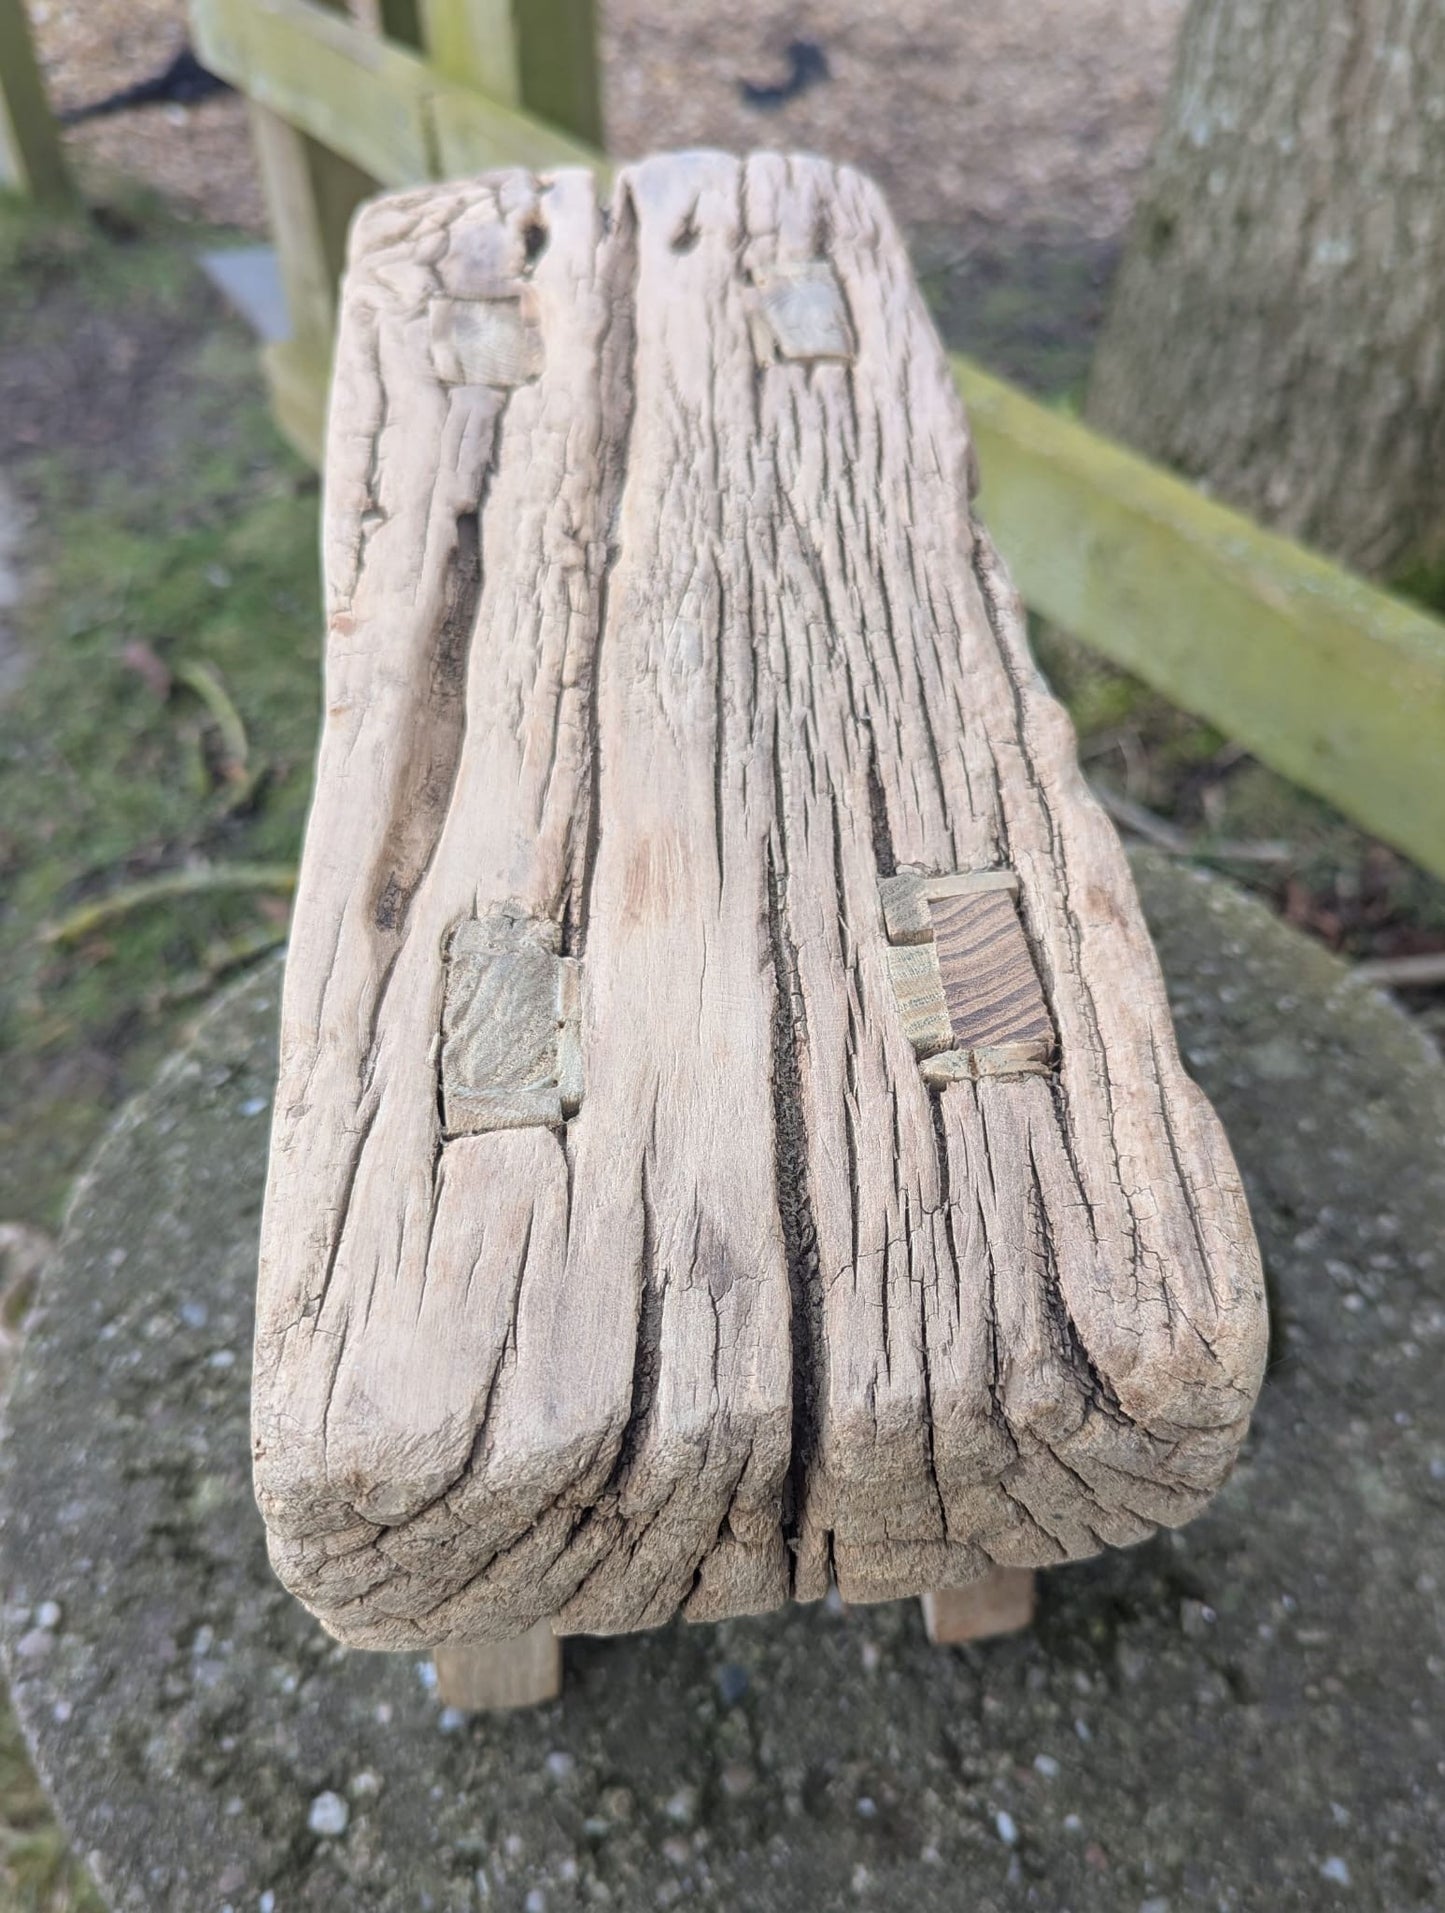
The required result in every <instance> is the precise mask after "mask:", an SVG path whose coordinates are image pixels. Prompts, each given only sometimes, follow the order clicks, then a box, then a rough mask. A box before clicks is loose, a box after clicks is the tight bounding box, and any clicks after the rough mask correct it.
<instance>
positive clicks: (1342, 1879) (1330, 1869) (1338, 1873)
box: [1320, 1853, 1350, 1886]
mask: <svg viewBox="0 0 1445 1913" xmlns="http://www.w3.org/2000/svg"><path fill="white" fill-rule="evenodd" d="M1320 1872H1321V1873H1322V1874H1323V1875H1324V1877H1325V1879H1327V1880H1333V1881H1334V1883H1335V1885H1336V1886H1348V1885H1349V1884H1350V1869H1349V1867H1348V1865H1347V1864H1346V1863H1345V1861H1343V1860H1342V1859H1341V1858H1340V1856H1339V1855H1338V1854H1337V1853H1332V1854H1331V1855H1330V1857H1329V1859H1328V1860H1326V1861H1325V1863H1324V1865H1323V1866H1322V1867H1321V1868H1320Z"/></svg>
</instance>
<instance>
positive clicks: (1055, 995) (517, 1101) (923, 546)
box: [253, 153, 1266, 1648]
mask: <svg viewBox="0 0 1445 1913" xmlns="http://www.w3.org/2000/svg"><path fill="white" fill-rule="evenodd" d="M343 307H344V309H343V317H342V324H341V332H340V339H339V345H338V354H337V365H336V373H335V384H334V389H333V394H332V405H331V418H330V427H329V433H330V436H329V444H328V454H327V480H326V503H325V534H324V536H325V564H326V582H327V610H328V618H329V637H328V648H327V662H326V716H325V720H324V727H323V735H322V740H321V748H320V761H319V768H318V778H317V788H316V797H315V803H314V808H313V811H312V816H311V821H310V825H309V829H308V834H307V841H306V848H305V854H304V857H303V863H302V871H301V879H300V885H299V890H298V896H297V904H296V915H295V923H294V927H293V932H292V939H291V948H290V956H289V960H288V965H287V976H286V988H285V1001H284V1010H283V1018H282V1039H281V1065H280V1068H281V1075H280V1088H279V1092H278V1096H277V1103H276V1111H275V1119H274V1129H273V1135H272V1146H271V1157H270V1172H269V1181H268V1190H267V1198H266V1210H265V1222H264V1228H263V1235H262V1247H261V1260H260V1276H259V1288H258V1320H257V1336H256V1372H255V1384H254V1397H253V1407H254V1424H253V1425H254V1438H255V1480H256V1487H257V1492H258V1497H259V1500H260V1504H261V1507H262V1510H263V1513H264V1515H265V1518H266V1522H267V1527H268V1531H269V1538H270V1547H271V1555H272V1560H273V1563H274V1565H275V1567H276V1569H277V1571H278V1573H279V1574H280V1575H281V1577H282V1579H283V1580H284V1581H285V1582H286V1583H287V1585H288V1586H289V1587H290V1588H291V1589H292V1590H293V1591H294V1592H295V1593H296V1594H297V1595H298V1596H299V1597H300V1598H301V1599H302V1600H303V1601H304V1602H305V1603H306V1604H307V1605H308V1606H309V1607H310V1608H311V1609H312V1610H313V1611H314V1612H315V1613H316V1614H318V1615H319V1616H320V1618H321V1619H322V1620H323V1621H324V1623H325V1624H326V1626H327V1627H328V1628H330V1629H331V1630H332V1631H333V1632H334V1633H335V1634H336V1635H337V1636H338V1637H339V1638H341V1639H342V1640H345V1641H347V1642H350V1643H352V1644H354V1645H357V1646H365V1647H376V1648H417V1647H424V1646H434V1645H443V1646H446V1645H465V1644H468V1643H479V1642H489V1641H500V1640H504V1639H507V1638H510V1637H512V1636H516V1635H519V1634H522V1633H524V1632H526V1631H527V1630H529V1629H531V1628H532V1627H534V1625H536V1624H537V1623H538V1622H540V1621H545V1620H550V1621H551V1622H552V1623H553V1624H554V1626H555V1628H556V1630H557V1631H558V1632H560V1633H568V1632H599V1633H605V1632H613V1631H619V1630H625V1629H632V1628H642V1627H648V1626H651V1625H654V1624H656V1623H659V1622H661V1621H664V1620H666V1619H667V1618H668V1617H670V1616H671V1615H672V1614H674V1613H675V1612H677V1611H679V1610H680V1611H681V1612H682V1613H683V1614H684V1615H686V1616H688V1617H689V1618H692V1619H713V1618H719V1617H722V1616H725V1615H729V1614H736V1613H743V1612H750V1611H759V1610H763V1609H767V1608H770V1607H773V1606H776V1605H778V1604H780V1603H782V1602H784V1601H787V1600H789V1599H797V1600H805V1601H806V1600H813V1599H816V1598H818V1597H819V1596H821V1595H822V1594H823V1593H824V1592H825V1590H826V1588H827V1586H828V1583H829V1581H830V1579H835V1580H836V1582H837V1585H838V1587H839V1589H840V1592H841V1593H842V1595H843V1597H844V1599H845V1600H847V1601H870V1600H880V1599H885V1598H890V1597H894V1596H899V1595H906V1594H907V1595H911V1594H916V1593H919V1592H922V1591H925V1590H930V1589H945V1588H950V1587H956V1586H961V1585H963V1584H966V1583H968V1582H970V1581H973V1580H975V1579H977V1578H979V1577H981V1576H982V1575H984V1574H985V1573H986V1572H989V1571H990V1570H991V1569H992V1568H993V1567H994V1566H1003V1567H1010V1568H1030V1567H1037V1566H1047V1565H1050V1564H1052V1563H1056V1562H1061V1561H1065V1560H1069V1559H1073V1558H1077V1557H1079V1556H1082V1555H1087V1554H1091V1553H1094V1552H1096V1551H1097V1550H1099V1549H1100V1548H1103V1547H1105V1546H1108V1545H1114V1546H1122V1545H1127V1544H1129V1543H1131V1542H1135V1541H1137V1540H1139V1539H1141V1538H1142V1537H1143V1536H1145V1535H1147V1534H1148V1533H1150V1532H1151V1531H1152V1530H1153V1529H1154V1528H1155V1527H1156V1526H1157V1525H1160V1524H1165V1525H1175V1524H1178V1523H1181V1522H1184V1521H1186V1520H1188V1519H1189V1518H1190V1517H1191V1516H1192V1515H1194V1514H1196V1513H1197V1512H1198V1511H1199V1510H1200V1509H1201V1508H1202V1507H1203V1506H1204V1504H1205V1502H1206V1501H1207V1499H1208V1497H1209V1495H1210V1494H1211V1492H1212V1491H1213V1490H1214V1489H1215V1488H1216V1487H1217V1486H1218V1484H1219V1483H1220V1481H1221V1480H1222V1479H1223V1477H1224V1476H1225V1475H1226V1473H1227V1472H1228V1470H1229V1467H1230V1465H1231V1461H1232V1458H1233V1456H1234V1454H1235V1451H1236V1449H1237V1447H1238V1445H1239V1442H1240V1440H1241V1438H1242V1435H1243V1433H1244V1430H1245V1426H1246V1423H1247V1420H1248V1416H1249V1413H1250V1409H1251V1406H1252V1404H1253V1402H1254V1398H1255V1395H1256V1392H1257V1389H1258V1386H1259V1381H1260V1376H1261V1369H1262V1364H1263V1359H1264V1353H1265V1332H1266V1323H1265V1310H1264V1300H1263V1288H1262V1283H1261V1276H1260V1265H1259V1258H1258V1252H1257V1250H1256V1247H1255V1242H1254V1237H1253V1233H1252V1230H1251V1227H1250V1222H1249V1217H1248V1213H1247V1210H1246V1207H1245V1203H1244V1199H1243V1195H1242V1192H1241V1188H1240V1183H1239V1179H1238V1176H1237V1174H1236V1171H1235V1167H1234V1163H1233V1160H1232V1158H1231V1156H1230V1154H1229V1151H1228V1148H1227V1146H1226V1144H1225V1141H1224V1138H1223V1135H1222V1132H1221V1130H1220V1128H1219V1126H1218V1124H1217V1122H1216V1120H1215V1118H1214V1116H1213V1113H1212V1111H1211V1110H1210V1109H1209V1107H1208V1105H1207V1104H1206V1103H1205V1101H1204V1099H1203V1097H1202V1096H1201V1095H1200V1093H1199V1092H1198V1091H1197V1090H1196V1089H1195V1088H1194V1086H1193V1085H1192V1084H1191V1083H1190V1082H1189V1081H1188V1079H1187V1078H1186V1077H1185V1075H1184V1073H1183V1071H1182V1069H1181V1066H1180V1063H1179V1059H1178V1054H1177V1051H1176V1048H1175V1042H1174V1037H1173V1032H1172V1028H1171V1024H1170V1019H1169V1013H1168V1009H1167V1005H1166V1002H1165V998H1164V993H1163V987H1162V984H1161V981H1160V976H1159V971H1158V967H1157V964H1156V961H1155V957H1154V953H1153V950H1152V948H1151V946H1150V943H1149V938H1148V935H1147V933H1146V931H1145V928H1144V925H1143V922H1142V919H1141V917H1140V914H1139V909H1138V905H1137V902H1136V900H1135V896H1134V891H1133V887H1132V884H1131V881H1130V878H1129V874H1128V871H1127V868H1126V866H1125V863H1124V860H1123V857H1122V854H1121V851H1120V848H1119V845H1118V842H1117V840H1116V838H1115V835H1114V832H1113V830H1112V828H1111V826H1110V825H1109V823H1108V822H1107V820H1106V819H1105V817H1104V816H1103V814H1102V813H1101V812H1100V810H1099V809H1098V807H1097V805H1096V804H1095V803H1094V801H1093V800H1092V798H1091V797H1090V796H1089V794H1088V792H1087V790H1086V788H1085V786H1084V784H1083V782H1082V779H1081V778H1080V775H1079V772H1078V768H1077V764H1076V761H1075V755H1074V744H1073V737H1072V733H1071V730H1070V728H1069V724H1068V721H1067V719H1066V718H1065V716H1064V714H1063V712H1062V711H1061V710H1060V708H1059V707H1058V705H1057V704H1056V703H1055V702H1054V701H1053V699H1052V698H1051V697H1050V696H1049V694H1048V692H1047V690H1046V689H1045V687H1044V685H1043V684H1042V682H1041V681H1040V679H1039V678H1038V676H1037V674H1036V672H1035V670H1034V666H1033V664H1032V662H1031V660H1030V657H1029V654H1028V650H1027V645H1026V640H1025V634H1024V625H1023V617H1022V613H1021V610H1020V607H1019V604H1018V601H1017V599H1016V597H1015V596H1014V594H1013V592H1012V590H1011V589H1010V587H1009V584H1008V581H1007V578H1006V577H1005V575H1004V573H1003V570H1002V568H1001V566H1000V563H999V560H998V558H997V556H996V554H995V552H994V551H993V548H992V546H991V545H990V544H989V541H988V538H987V536H986V534H985V533H984V531H983V530H982V528H981V527H980V525H979V523H978V521H977V519H976V518H975V516H974V513H973V509H972V504H971V497H972V489H973V480H974V471H973V459H972V454H971V449H970V445H969V438H968V431H967V426H966V423H965V420H964V417H963V414H962V411H961V408H960V406H959V403H958V400H957V398H956V396H955V393H954V389H953V386H952V382H951V380H950V377H949V371H948V367H947V364H946V362H945V359H944V355H943V352H942V350H941V348H940V345H939V342H938V340H937V338H936V336H935V334H934V332H933V330H932V327H931V325H930V323H929V320H928V317H927V315H926V312H925V310H924V306H923V303H922V301H921V299H920V297H919V294H918V291H917V288H916V286H915V284H914V281H913V279H912V276H911V273H910V270H909V265H908V261H907V258H906V255H905V253H904V250H903V247H902V245H901V242H900V240H899V238H898V235H897V233H896V231H895V230H894V228H893V226H892V224H891V221H890V220H889V217H888V214H887V211H886V209H885V208H884V206H883V203H882V201H881V199H880V197H879V195H878V193H877V191H876V190H875V189H874V188H873V187H872V186H871V185H870V184H869V183H868V182H867V181H866V180H864V179H862V178H860V177H859V176H858V175H857V174H855V173H853V172H850V171H849V170H847V169H846V168H833V167H831V166H828V165H826V164H824V163H823V162H821V161H817V160H812V159H797V158H791V159H789V158H784V157H781V156H777V155H760V156H755V157H753V158H750V159H748V160H746V161H743V162H739V161H736V160H734V159H731V158H727V157H725V156H722V155H718V154H712V153H693V154H684V155H680V156H675V157H667V158H659V159H651V160H647V161H645V162H643V163H641V164H639V165H636V166H631V167H627V168H624V169H623V170H622V171H621V172H620V173H619V175H618V176H617V179H616V182H615V186H614V188H613V191H612V195H611V197H610V199H609V200H606V201H602V200H599V198H598V196H597V189H596V187H595V185H594V183H593V181H592V179H591V178H590V177H589V176H587V175H585V174H582V173H573V172H561V173H558V174H555V175H552V176H549V177H545V178H533V177H531V176H529V175H526V174H523V173H520V172H509V173H503V174H496V175H492V176H489V177H487V178H485V179H481V180H475V181H469V182H466V183H463V184H460V185H452V186H441V187H429V188H426V189H424V190H421V191H416V192H411V193H407V194H402V195H398V196H395V197H392V198H386V199H382V200H379V201H377V202H375V203H374V204H372V205H371V206H370V207H369V208H367V209H365V210H364V211H363V212H362V214H361V215H360V217H359V219H358V221H357V223H356V226H355V228H354V231H353V235H352V247H351V263H350V269H349V273H348V277H347V281H346V287H345V297H344V302H343Z"/></svg>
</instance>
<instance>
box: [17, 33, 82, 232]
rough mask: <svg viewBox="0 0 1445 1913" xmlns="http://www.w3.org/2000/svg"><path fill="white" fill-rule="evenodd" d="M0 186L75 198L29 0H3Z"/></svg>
mask: <svg viewBox="0 0 1445 1913" xmlns="http://www.w3.org/2000/svg"><path fill="white" fill-rule="evenodd" d="M0 188H4V189H6V190H8V191H10V192H14V193H23V194H25V195H26V196H27V197H28V198H31V199H35V200H38V201H39V202H40V203H41V204H42V205H45V206H66V205H69V204H71V203H73V201H74V197H75V195H74V189H73V188H72V186H71V183H70V174H69V172H68V170H67V168H66V164H65V158H64V155H63V154H62V152H61V147H60V129H59V128H58V127H57V126H56V124H55V121H54V119H53V117H52V116H51V112H50V103H49V101H48V100H47V99H46V97H45V86H44V82H43V81H42V80H41V77H40V68H39V66H38V65H37V64H36V60H35V48H34V47H33V46H32V44H31V41H30V22H29V21H28V20H27V19H26V17H25V0H0Z"/></svg>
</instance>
